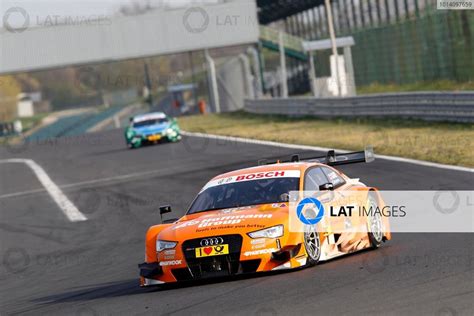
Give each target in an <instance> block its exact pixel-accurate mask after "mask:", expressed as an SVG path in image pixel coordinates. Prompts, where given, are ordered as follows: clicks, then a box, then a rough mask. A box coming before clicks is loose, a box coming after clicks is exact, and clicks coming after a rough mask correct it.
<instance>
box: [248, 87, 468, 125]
mask: <svg viewBox="0 0 474 316" xmlns="http://www.w3.org/2000/svg"><path fill="white" fill-rule="evenodd" d="M245 111H247V112H249V113H255V114H278V115H288V116H316V117H321V118H334V117H371V118H397V117H399V118H411V119H419V120H429V121H448V122H467V123H474V92H416V93H390V94H376V95H366V96H358V97H348V98H327V99H316V98H289V99H268V100H246V101H245Z"/></svg>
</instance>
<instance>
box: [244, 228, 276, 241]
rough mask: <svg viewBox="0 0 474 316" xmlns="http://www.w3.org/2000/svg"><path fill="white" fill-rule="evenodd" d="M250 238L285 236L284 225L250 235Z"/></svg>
mask: <svg viewBox="0 0 474 316" xmlns="http://www.w3.org/2000/svg"><path fill="white" fill-rule="evenodd" d="M248 235H249V236H250V238H254V239H255V238H278V237H281V236H283V225H278V226H273V227H270V228H265V229H262V230H257V231H254V232H251V233H248Z"/></svg>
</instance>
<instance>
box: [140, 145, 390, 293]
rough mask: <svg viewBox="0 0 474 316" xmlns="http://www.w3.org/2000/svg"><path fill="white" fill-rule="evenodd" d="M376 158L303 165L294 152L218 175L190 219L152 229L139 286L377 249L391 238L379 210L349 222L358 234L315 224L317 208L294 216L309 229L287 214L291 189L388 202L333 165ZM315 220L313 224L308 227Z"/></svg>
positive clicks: (339, 224)
mask: <svg viewBox="0 0 474 316" xmlns="http://www.w3.org/2000/svg"><path fill="white" fill-rule="evenodd" d="M373 159H374V155H373V151H371V150H366V151H363V152H356V153H349V154H343V155H336V154H335V153H334V151H330V152H329V153H328V154H327V155H326V156H325V157H317V158H309V159H305V160H301V161H300V158H299V156H297V155H294V156H293V157H292V158H291V160H290V161H287V162H284V161H278V162H276V163H272V164H268V163H266V162H263V163H260V164H259V166H257V167H253V168H248V169H243V170H238V171H233V172H229V173H226V174H222V175H219V176H217V177H215V178H214V179H212V180H211V181H210V182H209V183H207V184H206V185H205V186H204V188H203V189H202V190H201V192H199V194H198V195H197V197H196V198H195V200H194V201H193V203H192V204H191V206H190V208H189V210H188V211H187V213H186V215H185V216H183V217H182V218H180V219H179V220H172V221H168V222H164V223H163V224H160V225H156V226H152V227H150V229H149V230H148V232H147V235H146V253H145V261H146V262H145V263H143V264H140V265H139V269H140V284H141V286H150V285H158V284H165V283H173V282H181V281H189V280H198V279H203V278H211V277H221V276H229V275H236V274H244V273H255V272H263V271H272V270H281V269H293V268H300V267H306V266H312V265H315V264H316V263H317V262H318V261H320V260H328V259H331V258H335V257H338V256H341V255H344V254H347V253H351V252H355V251H358V250H362V249H366V248H378V247H379V246H380V245H381V243H382V242H383V241H385V240H389V239H390V238H391V236H390V231H389V229H388V226H389V224H388V221H387V220H386V219H384V218H382V217H381V216H379V215H377V214H376V213H374V215H370V216H358V217H356V218H355V219H354V218H352V219H351V220H352V223H350V224H351V225H352V224H353V222H354V221H355V222H357V223H356V224H354V225H359V227H362V228H360V229H358V230H356V231H354V230H350V229H347V227H348V226H347V224H348V219H347V218H346V219H344V220H342V219H341V217H337V218H328V217H326V218H325V219H324V220H321V218H319V219H318V217H321V214H320V213H318V215H317V216H316V217H315V216H314V215H315V212H314V211H315V208H314V206H313V208H311V207H310V208H309V211H308V210H306V211H304V213H303V214H305V215H303V216H300V215H301V214H299V215H298V217H296V218H297V219H302V223H300V224H301V226H302V227H304V229H302V230H298V229H291V227H290V222H291V218H293V219H294V218H295V217H294V216H293V217H292V216H290V215H291V214H292V212H293V209H294V208H292V207H290V204H291V203H292V201H291V199H290V192H297V193H298V192H300V193H303V192H306V191H317V192H319V193H321V194H323V195H324V194H335V193H338V192H347V191H356V192H359V193H361V192H362V193H363V196H364V198H365V199H366V201H365V203H367V205H369V206H374V207H378V206H379V205H383V204H384V202H383V200H382V199H381V197H380V196H379V194H378V191H377V190H376V189H374V188H371V187H367V186H365V185H364V184H362V183H361V182H359V179H351V178H349V177H347V176H346V175H344V174H343V173H341V172H340V171H338V170H336V169H334V168H333V166H337V165H342V164H350V163H358V162H370V161H372V160H373ZM320 200H321V199H320ZM316 202H317V201H316ZM334 203H335V204H338V203H340V204H341V203H343V202H342V201H339V200H337V199H336V201H335V202H334V201H333V204H334ZM316 207H318V206H316ZM298 210H299V205H298ZM321 210H323V209H322V208H321V209H320V211H321ZM331 211H332V209H331ZM169 212H171V207H169V206H164V207H161V208H160V214H161V215H163V214H165V213H169ZM311 212H313V213H311ZM311 214H313V215H312V217H311ZM310 218H312V219H313V220H314V219H315V218H316V221H310V222H309V223H308V222H307V221H309V220H310ZM318 221H319V222H318ZM316 222H318V223H316ZM293 226H294V223H293Z"/></svg>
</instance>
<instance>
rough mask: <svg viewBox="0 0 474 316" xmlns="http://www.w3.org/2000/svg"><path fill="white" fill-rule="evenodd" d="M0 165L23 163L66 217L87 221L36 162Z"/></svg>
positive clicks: (16, 160) (27, 161)
mask: <svg viewBox="0 0 474 316" xmlns="http://www.w3.org/2000/svg"><path fill="white" fill-rule="evenodd" d="M0 163H23V164H25V165H27V166H28V167H29V168H30V169H31V170H32V171H33V172H34V173H35V175H36V177H37V178H38V180H39V181H40V182H41V184H42V185H43V186H44V188H45V189H46V191H48V193H49V195H50V196H51V198H52V199H53V200H54V202H56V204H57V205H58V206H59V208H60V209H61V211H63V213H64V215H66V217H67V218H68V219H69V220H70V221H71V222H81V221H86V220H87V217H86V216H85V215H84V214H82V213H81V212H80V211H79V210H78V209H77V207H76V206H75V205H74V204H73V203H72V202H71V201H70V200H69V199H68V198H67V196H66V195H65V194H64V193H63V191H61V189H60V188H59V187H58V186H57V185H56V183H54V182H53V180H51V178H50V177H49V176H48V174H47V173H46V171H44V169H43V168H41V167H40V165H38V164H37V163H36V162H34V161H33V160H30V159H7V160H0Z"/></svg>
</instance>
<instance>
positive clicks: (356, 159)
mask: <svg viewBox="0 0 474 316" xmlns="http://www.w3.org/2000/svg"><path fill="white" fill-rule="evenodd" d="M374 160H375V154H374V149H373V148H372V147H367V148H366V149H365V150H364V151H357V152H352V153H345V154H336V152H335V151H334V150H330V151H328V152H327V154H326V156H322V157H308V158H303V159H301V158H300V155H293V156H291V159H290V160H286V161H284V160H277V161H274V162H270V161H268V160H265V159H263V160H259V162H258V164H259V165H270V164H275V163H290V162H300V161H306V162H319V163H322V164H325V165H328V166H341V165H349V164H353V163H361V162H365V163H371V162H373V161H374Z"/></svg>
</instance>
